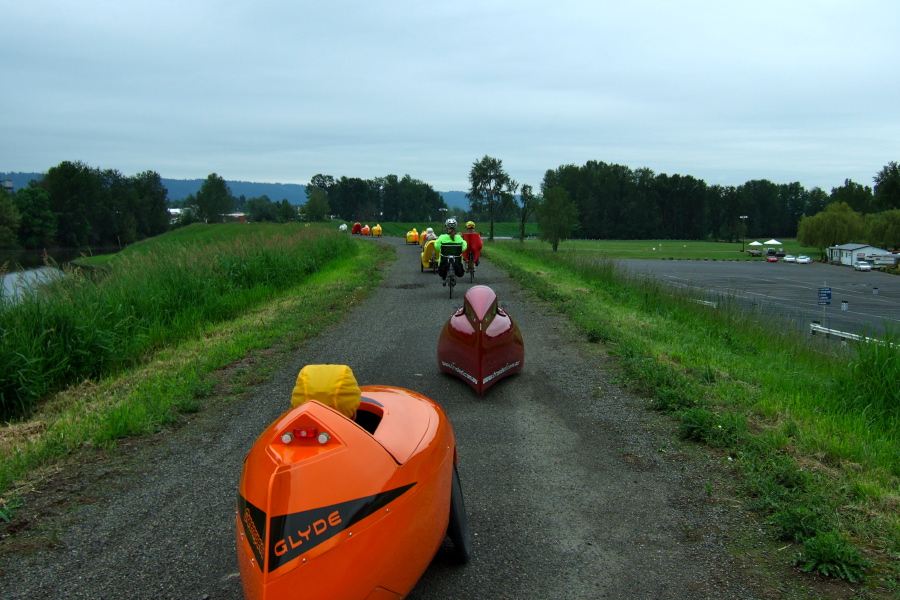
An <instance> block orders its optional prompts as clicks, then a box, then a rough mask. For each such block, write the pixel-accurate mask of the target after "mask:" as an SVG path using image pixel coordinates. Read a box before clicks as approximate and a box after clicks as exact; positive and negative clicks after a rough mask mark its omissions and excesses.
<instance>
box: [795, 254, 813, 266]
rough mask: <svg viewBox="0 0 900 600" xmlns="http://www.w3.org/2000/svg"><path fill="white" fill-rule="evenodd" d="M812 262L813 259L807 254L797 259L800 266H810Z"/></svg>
mask: <svg viewBox="0 0 900 600" xmlns="http://www.w3.org/2000/svg"><path fill="white" fill-rule="evenodd" d="M811 262H812V259H811V258H810V257H808V256H806V255H805V254H803V255H800V256H798V257H797V264H798V265H808V264H809V263H811Z"/></svg>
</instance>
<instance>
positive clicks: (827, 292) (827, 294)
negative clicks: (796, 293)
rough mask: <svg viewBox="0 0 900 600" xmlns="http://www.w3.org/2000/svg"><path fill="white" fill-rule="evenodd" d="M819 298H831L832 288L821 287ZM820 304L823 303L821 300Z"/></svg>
mask: <svg viewBox="0 0 900 600" xmlns="http://www.w3.org/2000/svg"><path fill="white" fill-rule="evenodd" d="M819 300H831V288H830V287H820V288H819ZM819 304H821V302H820V303H819Z"/></svg>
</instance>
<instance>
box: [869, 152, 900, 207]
mask: <svg viewBox="0 0 900 600" xmlns="http://www.w3.org/2000/svg"><path fill="white" fill-rule="evenodd" d="M875 207H876V210H880V211H883V210H891V209H894V208H900V165H898V164H897V163H896V162H895V161H891V162H889V163H888V164H886V165H885V166H884V168H883V169H881V171H879V172H878V175H876V176H875Z"/></svg>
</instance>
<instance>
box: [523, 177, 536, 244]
mask: <svg viewBox="0 0 900 600" xmlns="http://www.w3.org/2000/svg"><path fill="white" fill-rule="evenodd" d="M519 201H520V202H521V204H522V208H521V212H520V213H519V225H520V227H519V241H520V242H522V243H525V223H526V222H527V221H528V217H530V216H531V215H532V213H534V209H535V208H536V205H537V202H538V198H537V197H535V195H534V192H533V191H532V188H531V186H530V185H528V184H527V183H525V184H523V185H522V193H521V194H520V195H519Z"/></svg>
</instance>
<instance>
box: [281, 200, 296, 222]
mask: <svg viewBox="0 0 900 600" xmlns="http://www.w3.org/2000/svg"><path fill="white" fill-rule="evenodd" d="M278 220H279V221H281V222H282V223H290V222H291V221H296V220H297V208H296V207H295V206H294V205H293V204H291V203H290V202H288V199H287V198H282V199H281V204H279V205H278Z"/></svg>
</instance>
